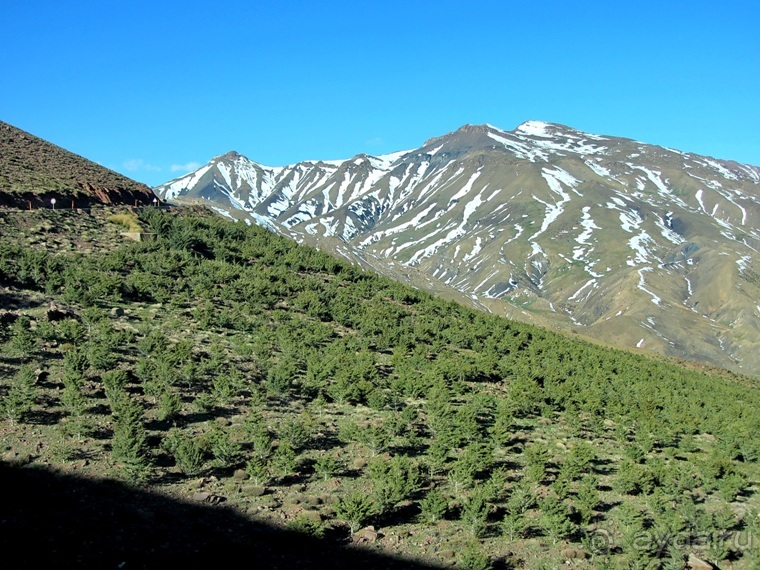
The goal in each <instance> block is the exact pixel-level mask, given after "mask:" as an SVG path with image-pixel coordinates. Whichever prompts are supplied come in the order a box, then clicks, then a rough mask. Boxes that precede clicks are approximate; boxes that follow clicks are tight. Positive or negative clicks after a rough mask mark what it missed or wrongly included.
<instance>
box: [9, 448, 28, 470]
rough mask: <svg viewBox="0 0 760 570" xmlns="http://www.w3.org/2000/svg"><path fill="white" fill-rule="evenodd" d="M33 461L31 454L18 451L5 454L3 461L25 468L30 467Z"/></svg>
mask: <svg viewBox="0 0 760 570" xmlns="http://www.w3.org/2000/svg"><path fill="white" fill-rule="evenodd" d="M32 460H33V458H32V456H31V455H30V454H29V453H19V452H18V451H9V452H8V453H5V454H3V461H5V462H6V463H10V464H11V465H14V466H16V467H23V466H24V465H28V464H29V463H31V462H32Z"/></svg>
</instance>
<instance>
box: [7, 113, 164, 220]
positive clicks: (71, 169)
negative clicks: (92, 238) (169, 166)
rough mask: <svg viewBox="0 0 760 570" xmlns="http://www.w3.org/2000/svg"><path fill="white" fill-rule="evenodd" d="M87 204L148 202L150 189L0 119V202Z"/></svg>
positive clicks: (18, 205)
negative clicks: (53, 200)
mask: <svg viewBox="0 0 760 570" xmlns="http://www.w3.org/2000/svg"><path fill="white" fill-rule="evenodd" d="M52 198H55V201H56V205H57V207H58V208H86V207H89V206H92V205H95V204H125V205H130V206H137V205H146V204H151V203H153V200H154V199H155V198H156V196H155V195H154V194H153V191H152V190H151V189H150V188H149V187H148V186H146V185H145V184H141V183H139V182H135V181H134V180H131V179H129V178H127V177H126V176H122V175H121V174H118V173H117V172H114V171H112V170H109V169H107V168H105V167H103V166H100V165H99V164H96V163H95V162H92V161H90V160H87V159H86V158H83V157H81V156H79V155H76V154H74V153H72V152H69V151H67V150H65V149H63V148H61V147H59V146H56V145H54V144H52V143H50V142H48V141H45V140H43V139H41V138H39V137H36V136H34V135H32V134H29V133H27V132H25V131H22V130H21V129H18V128H16V127H14V126H12V125H9V124H7V123H4V122H2V121H0V207H7V208H24V209H27V208H42V207H46V208H49V207H51V199H52Z"/></svg>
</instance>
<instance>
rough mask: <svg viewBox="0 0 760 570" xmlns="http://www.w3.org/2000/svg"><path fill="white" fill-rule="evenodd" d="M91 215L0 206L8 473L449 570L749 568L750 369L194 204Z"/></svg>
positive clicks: (2, 398)
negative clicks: (544, 316)
mask: <svg viewBox="0 0 760 570" xmlns="http://www.w3.org/2000/svg"><path fill="white" fill-rule="evenodd" d="M80 215H81V218H80V219H78V218H77V217H76V215H75V214H74V213H73V212H69V213H67V214H64V213H58V212H50V211H49V212H19V213H14V214H10V213H4V214H3V224H2V226H0V227H1V228H2V230H1V231H2V235H1V236H0V285H2V289H0V297H1V298H2V306H3V307H5V308H6V310H4V311H3V312H2V315H0V317H1V318H2V322H3V328H2V338H0V342H2V344H1V345H0V347H1V349H2V352H1V353H0V370H1V371H2V373H1V375H0V379H1V380H0V411H1V412H2V424H0V430H2V440H3V442H4V445H5V449H4V450H3V454H4V455H3V457H4V459H5V460H6V461H9V462H14V463H16V464H22V465H27V466H36V467H39V468H49V469H68V470H72V471H74V472H77V473H81V474H85V475H87V476H92V477H103V476H118V477H122V478H124V479H125V480H127V481H130V482H132V483H134V484H135V485H138V486H142V487H146V488H150V489H154V490H158V491H160V492H162V493H165V494H167V495H169V496H173V497H183V498H193V497H194V498H195V499H196V500H198V501H203V502H205V503H209V508H216V507H214V506H213V505H214V504H217V503H220V502H224V503H225V504H226V505H228V506H229V507H230V508H233V509H235V510H236V511H237V512H239V513H240V514H241V515H243V516H246V517H249V518H252V519H255V520H260V521H267V522H271V523H275V524H279V525H284V526H286V527H287V528H288V529H290V530H291V531H297V532H299V533H303V534H307V535H310V536H311V537H316V538H318V539H321V540H324V541H338V542H341V541H346V540H350V541H353V542H357V543H361V544H364V546H365V547H366V548H370V549H375V550H379V551H384V552H391V553H396V554H402V555H404V556H408V557H411V558H414V559H418V560H424V561H427V562H430V563H437V564H450V563H452V562H453V563H455V564H457V565H458V567H462V568H486V567H489V566H491V565H497V566H499V567H521V568H536V569H537V568H556V567H559V566H561V565H563V564H564V563H565V561H567V560H571V564H572V565H573V567H577V568H605V567H609V568H639V567H641V568H644V567H647V568H650V567H651V568H683V567H685V560H686V558H687V557H688V556H689V555H692V556H697V557H699V558H701V559H705V560H711V561H713V562H721V561H723V560H731V561H732V564H733V567H734V568H757V567H758V565H760V551H758V548H759V547H760V544H758V539H760V534H758V532H757V531H758V525H759V524H760V519H758V515H757V513H758V510H757V506H758V500H757V494H756V493H757V484H758V473H759V471H758V465H757V461H758V458H760V438H758V433H760V415H759V414H758V413H757V410H758V409H760V392H758V386H757V384H756V382H755V381H754V380H751V379H748V378H744V377H739V376H734V375H730V374H728V373H725V374H718V373H710V372H708V371H704V370H694V369H688V368H684V367H680V366H678V365H676V364H674V363H670V362H666V361H663V360H651V359H648V358H645V357H643V356H641V355H637V354H634V353H630V352H625V351H621V350H612V349H608V348H604V347H600V346H597V345H592V344H589V343H585V342H581V341H579V340H577V339H574V338H572V337H568V336H563V335H559V334H557V333H553V332H548V331H545V330H542V329H539V328H536V327H532V326H530V325H526V324H519V323H515V322H510V321H508V320H505V319H503V318H499V317H496V316H493V315H488V314H485V313H481V312H478V311H474V310H471V309H467V308H464V307H462V306H460V305H457V304H455V303H452V302H446V301H442V300H440V299H437V298H435V297H433V296H431V295H428V294H425V293H422V292H420V291H417V290H415V289H411V288H408V287H405V286H402V285H399V284H397V283H395V282H393V281H390V280H388V279H385V278H381V277H378V276H375V275H373V274H370V273H367V272H363V271H362V270H360V269H357V268H355V267H353V266H350V265H347V264H345V263H342V262H340V261H337V260H336V259H334V258H332V257H330V256H328V255H325V254H323V253H321V252H319V251H317V250H315V249H311V248H308V247H303V246H298V245H296V244H295V243H294V242H291V241H288V240H285V239H283V238H281V237H278V236H276V235H274V234H271V233H268V232H267V231H265V230H263V229H261V228H257V227H249V226H246V225H244V224H242V223H234V222H229V221H225V220H221V219H219V218H217V217H213V216H211V215H204V214H203V213H200V212H198V211H194V210H182V209H179V210H173V211H164V210H157V209H151V208H146V209H142V210H140V211H138V212H137V213H136V214H135V213H131V212H129V211H122V212H119V215H120V216H121V217H119V218H113V217H112V218H111V221H110V222H109V221H107V217H108V216H106V215H100V214H85V213H81V214H80ZM35 216H36V217H35ZM78 220H79V221H78ZM80 221H81V225H80ZM64 222H65V224H66V225H65V226H64V225H63V223H64ZM117 223H118V224H120V225H121V226H124V227H127V226H129V224H130V223H134V224H135V226H139V227H140V228H142V229H143V231H144V232H146V233H150V234H151V235H152V238H151V239H147V240H145V241H142V242H132V241H125V242H123V243H121V242H119V237H118V235H119V231H123V229H122V230H118V229H117V227H116V224H117ZM64 227H65V228H66V229H65V236H66V238H65V239H64V238H63V236H62V235H61V234H62V233H63V230H62V228H64ZM77 228H82V231H81V234H80V235H77V231H78V229H77ZM85 229H86V231H85ZM95 230H98V231H95ZM54 237H55V240H54V239H53V238H54ZM51 243H59V244H62V245H61V246H60V247H58V248H55V247H51V246H50V244H51ZM72 244H74V245H75V246H76V247H73V246H72ZM78 249H86V250H87V251H88V252H89V253H87V254H83V253H79V252H78V251H77V250H78ZM748 536H754V537H755V542H754V543H752V542H751V541H749V542H748V541H742V539H743V538H746V537H748Z"/></svg>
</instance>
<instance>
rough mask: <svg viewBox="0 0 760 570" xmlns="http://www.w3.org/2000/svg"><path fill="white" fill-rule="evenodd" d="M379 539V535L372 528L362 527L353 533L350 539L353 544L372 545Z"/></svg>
mask: <svg viewBox="0 0 760 570" xmlns="http://www.w3.org/2000/svg"><path fill="white" fill-rule="evenodd" d="M379 538H380V533H379V532H377V530H375V527H374V526H368V527H364V528H363V529H361V530H360V531H358V532H355V533H354V535H353V536H352V537H351V541H352V542H353V543H355V544H362V543H369V544H374V543H375V542H377V540H378V539H379Z"/></svg>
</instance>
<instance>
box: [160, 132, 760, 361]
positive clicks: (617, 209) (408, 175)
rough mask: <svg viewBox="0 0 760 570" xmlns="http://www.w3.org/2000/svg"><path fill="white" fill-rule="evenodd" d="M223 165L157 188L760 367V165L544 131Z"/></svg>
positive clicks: (307, 238)
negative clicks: (272, 163) (330, 157)
mask: <svg viewBox="0 0 760 570" xmlns="http://www.w3.org/2000/svg"><path fill="white" fill-rule="evenodd" d="M228 154H229V153H228ZM225 156H227V155H220V156H219V157H216V158H215V159H213V160H212V161H211V162H210V163H209V164H207V165H206V166H204V167H202V168H201V169H199V170H197V171H196V172H194V173H191V174H188V175H186V176H184V177H180V178H177V179H175V180H172V181H170V182H168V183H166V184H164V185H161V186H159V187H158V188H157V192H158V193H159V195H161V196H162V197H164V198H166V199H168V200H184V201H188V200H190V201H192V200H200V201H204V202H208V203H211V204H212V205H213V206H214V207H215V208H217V209H218V211H220V212H224V213H225V214H226V215H229V216H232V217H244V218H247V219H248V220H249V222H251V223H257V224H260V225H264V226H266V227H268V228H270V229H273V230H275V231H278V232H280V233H282V234H284V235H288V236H289V237H292V238H294V239H296V240H298V241H303V242H307V243H311V244H315V243H316V242H317V241H319V240H320V239H322V238H338V240H339V241H340V242H342V243H343V244H344V245H343V246H342V248H337V246H336V245H335V243H333V244H332V245H329V246H326V247H327V248H328V249H331V250H333V251H337V250H338V249H342V250H343V251H337V252H338V253H339V254H340V255H342V256H343V257H348V258H352V260H353V261H355V262H358V263H361V262H362V261H363V262H364V264H365V265H371V266H373V268H374V269H375V270H377V271H379V272H381V273H385V274H388V275H391V276H397V275H398V274H399V273H400V272H399V271H398V267H399V265H400V266H404V267H407V268H413V269H415V270H416V271H417V272H419V273H424V274H426V275H428V276H430V277H431V278H433V279H436V280H438V281H440V282H441V283H442V284H443V285H445V286H447V287H449V288H452V289H454V290H457V291H459V293H461V294H462V295H463V296H465V297H466V298H467V299H470V300H471V302H472V303H474V304H477V305H479V306H481V307H483V306H485V307H488V308H489V309H490V310H492V311H494V312H497V313H499V314H505V315H507V316H510V317H512V318H517V319H520V320H527V321H530V322H534V323H537V324H543V325H548V326H552V327H558V328H560V329H563V330H576V331H578V332H582V333H583V334H585V335H588V336H590V337H592V338H600V339H604V340H610V339H612V340H613V342H614V344H616V345H619V346H625V347H629V348H642V349H648V350H653V351H654V352H660V353H663V354H667V355H671V356H676V357H679V358H687V359H691V360H697V361H701V362H706V363H710V364H714V365H718V366H722V367H725V368H729V369H733V370H737V371H741V372H745V373H750V374H756V373H757V372H758V371H759V370H760V357H756V356H754V353H755V352H757V351H756V350H754V347H756V346H758V345H760V327H758V317H760V306H758V305H757V304H755V302H754V300H753V299H754V298H756V297H757V296H758V295H760V290H758V286H759V285H760V279H758V278H757V276H758V275H760V266H758V260H757V258H756V253H757V251H758V249H759V248H760V233H759V232H758V230H757V227H758V224H757V221H758V220H759V219H760V199H759V196H760V191H759V189H760V168H757V167H754V166H752V165H742V164H739V163H735V162H732V161H724V160H718V159H713V158H710V157H703V156H700V155H695V154H692V153H685V152H681V151H678V150H674V149H667V148H664V147H657V146H654V145H648V144H645V143H641V142H638V141H635V140H633V139H627V138H622V137H613V136H606V135H605V136H602V135H596V134H592V133H584V132H582V131H578V130H576V129H572V128H571V127H566V126H564V125H558V124H553V123H544V122H540V121H526V122H524V123H522V124H521V125H519V126H518V127H517V128H515V129H514V130H512V131H504V130H501V129H499V128H497V127H494V126H493V125H488V124H483V125H464V126H462V127H461V128H459V129H457V130H456V131H453V132H451V133H448V134H446V135H443V136H441V137H433V138H430V139H428V140H427V141H426V142H425V143H424V144H423V145H422V146H421V147H419V148H417V149H412V150H407V151H400V152H397V153H389V154H385V155H380V156H370V155H364V154H360V155H356V156H354V157H352V158H350V159H345V160H341V161H305V162H301V163H296V164H293V165H287V166H284V167H268V166H264V165H260V164H258V163H255V162H253V161H250V160H249V159H247V158H246V157H244V156H243V155H240V154H239V153H236V154H235V155H234V156H235V158H234V160H229V159H225V158H224V157H225ZM370 256H371V257H372V259H371V260H370ZM394 267H395V268H394ZM402 279H403V277H402Z"/></svg>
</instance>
